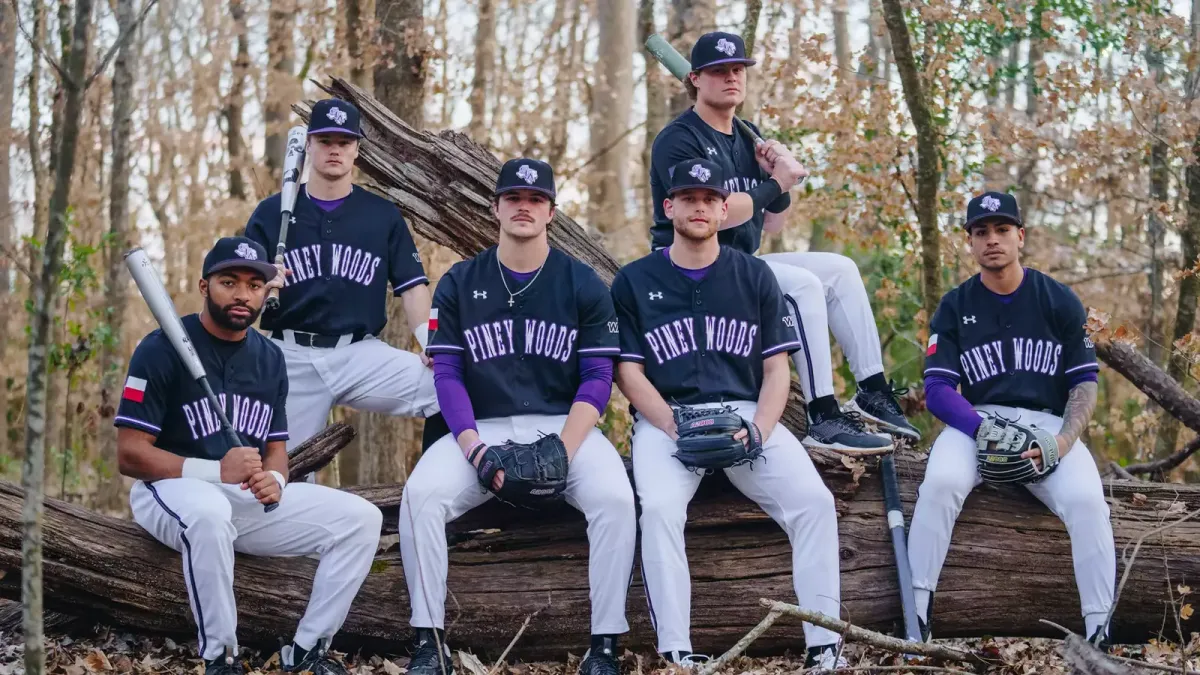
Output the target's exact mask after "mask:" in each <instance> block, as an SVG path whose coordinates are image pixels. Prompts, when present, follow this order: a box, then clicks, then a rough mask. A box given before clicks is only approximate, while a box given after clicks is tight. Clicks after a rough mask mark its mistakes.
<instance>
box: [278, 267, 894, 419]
mask: <svg viewBox="0 0 1200 675" xmlns="http://www.w3.org/2000/svg"><path fill="white" fill-rule="evenodd" d="M759 257H760V258H761V259H762V260H764V261H765V262H766V263H767V265H768V266H769V267H770V268H771V271H772V272H773V273H774V274H775V279H776V280H778V281H779V288H780V290H782V291H783V294H784V295H786V296H788V297H789V298H791V299H792V301H793V302H795V310H796V311H797V313H798V314H799V316H798V317H797V318H798V319H799V321H798V323H799V328H800V339H801V341H802V342H803V348H802V349H801V350H800V351H797V352H796V353H795V354H793V355H792V362H793V363H795V364H796V372H797V374H799V376H800V386H801V388H802V389H803V390H804V400H805V401H811V400H813V399H814V398H817V397H820V396H832V395H833V393H834V392H833V356H832V353H831V350H830V347H829V331H830V330H831V329H832V330H833V337H834V338H835V339H836V340H837V342H838V344H839V345H841V347H842V352H843V353H844V354H845V355H846V360H847V361H848V362H849V363H850V370H851V372H853V373H854V377H855V379H857V380H858V381H859V382H862V381H863V380H865V379H867V378H868V377H870V376H872V375H875V374H876V373H882V372H883V354H882V353H881V349H880V346H879V329H878V328H877V327H876V325H875V315H874V314H872V312H871V300H870V298H868V297H867V288H866V286H864V285H863V281H862V274H861V273H860V272H859V271H858V265H856V264H855V263H854V261H853V260H851V259H850V258H847V257H846V256H844V255H838V254H836V253H822V252H812V253H768V254H764V255H761V256H759ZM289 419H290V418H289Z"/></svg>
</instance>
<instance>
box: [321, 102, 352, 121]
mask: <svg viewBox="0 0 1200 675" xmlns="http://www.w3.org/2000/svg"><path fill="white" fill-rule="evenodd" d="M326 117H328V118H329V119H331V120H333V122H334V124H345V123H346V117H347V115H346V111H345V110H342V109H341V108H339V107H337V106H336V105H335V106H333V107H332V108H330V109H329V114H328V115H326Z"/></svg>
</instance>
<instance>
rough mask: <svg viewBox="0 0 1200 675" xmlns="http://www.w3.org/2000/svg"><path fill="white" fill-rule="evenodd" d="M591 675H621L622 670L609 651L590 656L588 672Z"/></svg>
mask: <svg viewBox="0 0 1200 675" xmlns="http://www.w3.org/2000/svg"><path fill="white" fill-rule="evenodd" d="M587 672H588V673H589V674H590V675H620V673H621V669H620V667H619V666H617V660H616V658H614V657H613V655H612V653H610V652H607V651H601V652H596V653H594V654H590V655H588V670H587Z"/></svg>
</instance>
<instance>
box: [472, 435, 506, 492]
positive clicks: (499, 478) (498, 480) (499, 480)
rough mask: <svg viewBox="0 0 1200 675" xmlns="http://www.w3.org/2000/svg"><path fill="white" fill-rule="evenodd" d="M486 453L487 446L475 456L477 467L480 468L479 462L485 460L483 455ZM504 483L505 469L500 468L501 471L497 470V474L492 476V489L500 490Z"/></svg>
mask: <svg viewBox="0 0 1200 675" xmlns="http://www.w3.org/2000/svg"><path fill="white" fill-rule="evenodd" d="M485 454H487V447H486V446H485V447H484V449H483V450H482V451H480V453H479V454H478V455H476V456H475V461H474V463H473V464H474V466H475V468H476V469H478V468H479V463H480V462H482V461H483V456H484V455H485ZM503 485H504V469H500V470H499V471H497V472H496V475H495V476H493V477H492V489H493V490H499V489H500V488H501V487H502V486H503Z"/></svg>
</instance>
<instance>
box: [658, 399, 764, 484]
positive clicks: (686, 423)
mask: <svg viewBox="0 0 1200 675" xmlns="http://www.w3.org/2000/svg"><path fill="white" fill-rule="evenodd" d="M675 429H676V432H677V433H678V434H679V440H677V441H676V442H675V446H676V448H677V451H676V452H675V455H674V456H675V458H676V459H678V460H679V461H680V462H683V465H684V466H686V467H688V468H689V469H691V470H693V471H696V472H697V473H711V472H713V471H716V470H717V469H727V468H729V467H731V466H737V465H739V464H745V463H747V462H753V461H754V460H756V459H758V458H759V456H761V455H762V453H763V446H762V433H761V432H760V431H759V430H758V427H757V426H755V425H754V423H753V422H750V421H748V420H746V419H745V418H744V417H742V416H741V415H739V414H737V412H736V411H735V410H734V409H733V408H731V407H730V406H724V407H721V408H694V407H689V406H680V407H677V408H675ZM742 429H745V430H746V432H747V433H748V434H749V435H748V437H747V438H746V440H745V441H742V440H738V439H736V438H734V437H733V436H734V434H736V433H738V432H739V431H741V430H742Z"/></svg>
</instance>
